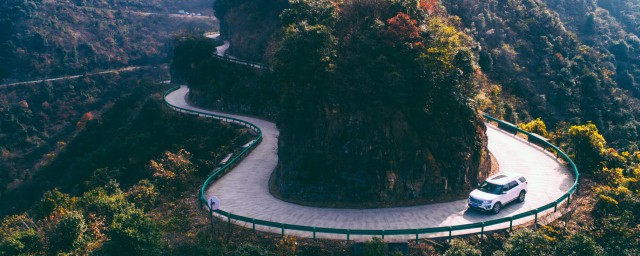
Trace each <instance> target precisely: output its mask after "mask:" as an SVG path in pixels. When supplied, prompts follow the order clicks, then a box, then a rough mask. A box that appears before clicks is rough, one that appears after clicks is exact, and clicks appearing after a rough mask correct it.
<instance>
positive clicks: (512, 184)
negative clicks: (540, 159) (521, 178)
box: [509, 180, 518, 189]
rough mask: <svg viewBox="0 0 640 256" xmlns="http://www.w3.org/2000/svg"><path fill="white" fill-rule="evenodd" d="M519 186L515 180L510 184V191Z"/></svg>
mask: <svg viewBox="0 0 640 256" xmlns="http://www.w3.org/2000/svg"><path fill="white" fill-rule="evenodd" d="M517 186H518V182H516V181H515V180H514V181H512V182H509V189H512V188H515V187H517Z"/></svg>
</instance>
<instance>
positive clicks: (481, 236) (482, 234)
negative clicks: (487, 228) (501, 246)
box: [480, 222, 484, 238]
mask: <svg viewBox="0 0 640 256" xmlns="http://www.w3.org/2000/svg"><path fill="white" fill-rule="evenodd" d="M481 224H482V228H481V229H480V238H484V222H481Z"/></svg>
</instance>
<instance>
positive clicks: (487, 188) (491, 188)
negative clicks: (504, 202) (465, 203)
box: [478, 181, 502, 195]
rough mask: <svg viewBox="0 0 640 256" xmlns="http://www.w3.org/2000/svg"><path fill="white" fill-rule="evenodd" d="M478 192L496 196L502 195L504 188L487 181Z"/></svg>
mask: <svg viewBox="0 0 640 256" xmlns="http://www.w3.org/2000/svg"><path fill="white" fill-rule="evenodd" d="M478 190H480V191H482V192H487V193H491V194H495V195H500V194H501V193H502V186H500V185H496V184H493V183H489V182H486V181H485V182H483V183H482V184H480V187H478Z"/></svg>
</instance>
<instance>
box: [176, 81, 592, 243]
mask: <svg viewBox="0 0 640 256" xmlns="http://www.w3.org/2000/svg"><path fill="white" fill-rule="evenodd" d="M178 88H179V87H174V88H172V89H169V90H168V91H167V92H165V94H164V98H166V96H167V94H169V93H171V92H173V91H175V90H177V89H178ZM164 102H165V104H166V105H167V106H168V107H170V108H172V109H176V110H178V111H180V112H186V113H190V114H196V115H199V116H204V117H211V118H216V119H220V120H223V121H226V122H231V123H235V124H239V125H243V126H245V127H248V128H250V129H252V130H253V131H255V132H256V133H257V138H256V140H255V141H254V142H253V143H251V145H250V146H248V147H247V148H245V149H243V150H242V151H241V152H240V154H238V155H237V156H236V157H234V158H233V159H232V160H231V161H229V162H228V163H227V164H225V165H224V166H223V167H221V168H220V169H218V170H217V171H215V172H214V173H213V174H211V175H210V176H209V177H208V178H207V179H206V180H205V181H204V183H203V184H202V187H201V189H200V201H201V204H204V205H207V208H208V209H209V210H211V208H210V207H209V206H208V204H207V202H206V199H205V197H204V192H205V190H206V188H207V187H208V186H209V183H211V181H212V180H213V179H215V178H218V177H219V176H221V175H223V174H225V173H226V172H228V171H229V170H230V168H232V167H233V166H234V165H235V164H237V163H238V162H239V161H240V160H241V159H242V158H244V157H245V156H246V155H247V154H248V153H249V152H250V151H251V150H252V149H253V148H255V147H256V146H257V144H258V143H260V141H261V140H262V131H261V130H260V128H258V127H257V126H256V125H254V124H251V123H249V122H246V121H244V120H240V119H236V118H232V117H226V116H222V115H215V114H209V113H204V112H200V111H194V110H189V109H184V108H180V107H177V106H173V105H171V104H170V103H168V102H167V101H166V99H165V101H164ZM484 117H485V118H486V119H487V120H489V121H493V122H497V123H498V128H500V129H502V130H505V131H508V132H511V133H514V134H516V133H522V134H526V135H527V136H528V140H529V141H530V142H532V143H536V144H539V145H542V146H543V148H545V149H552V150H553V151H555V153H557V156H558V157H561V158H562V159H564V161H566V162H567V163H568V165H569V166H570V167H571V169H572V170H573V173H574V175H575V182H574V183H573V186H571V188H570V189H569V191H568V192H566V193H565V194H563V195H562V196H561V197H560V198H558V199H556V200H555V201H553V202H551V203H548V204H546V205H543V206H541V207H538V208H536V209H533V210H529V211H526V212H523V213H519V214H516V215H513V216H509V217H504V218H499V219H495V220H490V221H485V222H478V223H470V224H463V225H455V226H441V227H423V228H415V229H393V230H382V229H377V230H372V229H341V228H324V227H312V226H304V225H294V224H287V223H280V222H272V221H266V220H260V219H255V218H249V217H245V216H240V215H236V214H233V213H229V212H226V211H223V210H215V212H216V213H217V214H219V215H222V216H225V217H227V219H228V222H229V224H231V220H237V221H242V222H246V223H251V224H252V229H253V231H254V232H255V230H256V226H265V227H270V228H277V229H280V230H281V231H282V235H283V236H284V234H285V230H294V231H306V232H313V238H314V239H315V238H316V234H317V233H325V234H341V235H345V238H346V239H347V241H349V240H350V236H351V235H371V236H381V237H382V239H384V237H385V235H387V236H389V235H411V236H413V235H415V239H416V242H417V241H418V240H419V238H420V235H424V234H436V233H443V232H445V233H446V232H448V238H449V239H451V237H452V232H454V231H471V230H473V229H480V232H473V231H472V232H471V233H474V234H476V233H480V234H481V236H483V235H484V230H485V228H486V227H490V226H495V225H498V224H506V223H509V229H512V228H513V222H514V221H516V220H519V219H522V218H526V217H530V216H534V223H537V221H538V214H539V213H542V212H544V211H546V210H549V209H551V208H553V209H554V212H555V211H557V208H558V205H560V204H561V203H563V202H564V201H565V200H566V202H567V205H569V204H570V203H571V195H573V193H574V192H577V189H578V185H579V183H578V180H579V178H580V173H579V172H578V168H577V167H576V165H575V163H573V161H572V160H571V159H570V158H569V156H567V154H565V153H564V152H562V150H560V149H559V148H558V147H556V146H555V145H553V144H551V143H549V142H547V141H546V140H544V139H542V138H541V137H539V136H535V135H534V134H532V133H529V132H527V131H524V130H522V129H520V128H518V127H517V126H515V125H513V124H510V123H508V122H505V121H502V120H498V119H496V118H494V117H491V116H489V115H484ZM505 229H506V228H505ZM445 236H446V235H445ZM445 236H443V237H445Z"/></svg>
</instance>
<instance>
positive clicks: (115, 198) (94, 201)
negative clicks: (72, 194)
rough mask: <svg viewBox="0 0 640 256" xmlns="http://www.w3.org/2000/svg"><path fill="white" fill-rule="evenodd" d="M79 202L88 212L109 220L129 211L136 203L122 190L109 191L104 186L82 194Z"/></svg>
mask: <svg viewBox="0 0 640 256" xmlns="http://www.w3.org/2000/svg"><path fill="white" fill-rule="evenodd" d="M79 204H80V206H81V207H82V209H83V210H84V211H85V212H86V213H87V214H91V213H93V214H95V215H97V216H101V217H104V218H105V219H106V221H107V223H108V222H110V221H111V220H113V218H114V216H116V215H118V214H122V213H125V212H129V211H130V210H131V209H134V208H135V205H134V204H133V203H131V202H129V201H128V200H127V199H126V197H125V194H124V193H122V192H121V191H119V192H116V193H112V194H110V193H107V190H105V189H104V188H96V189H93V190H91V191H89V192H86V193H84V194H83V195H82V197H81V198H80V200H79Z"/></svg>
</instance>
